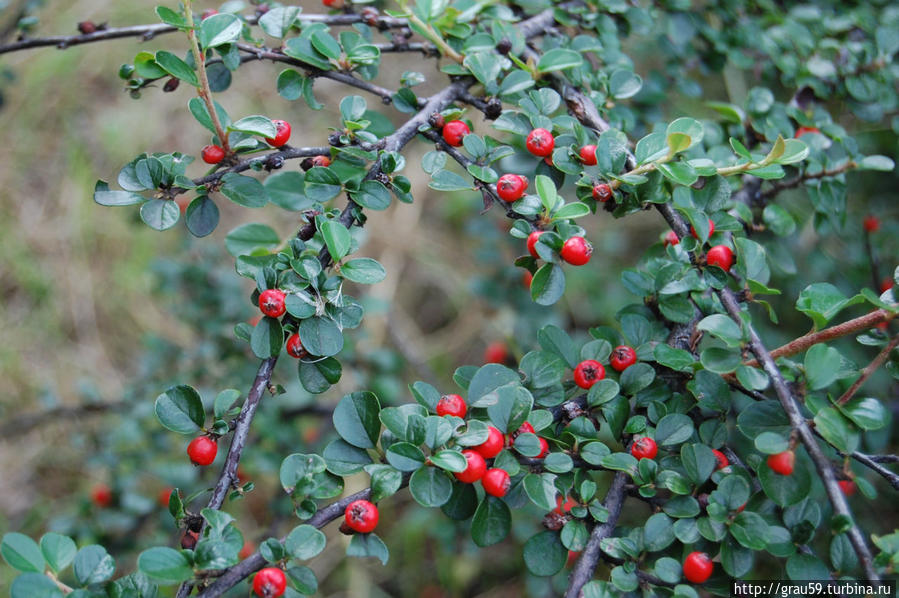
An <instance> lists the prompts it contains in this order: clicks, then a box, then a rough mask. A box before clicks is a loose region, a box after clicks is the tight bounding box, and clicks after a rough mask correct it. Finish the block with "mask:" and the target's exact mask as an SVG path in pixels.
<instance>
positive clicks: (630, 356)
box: [611, 345, 637, 372]
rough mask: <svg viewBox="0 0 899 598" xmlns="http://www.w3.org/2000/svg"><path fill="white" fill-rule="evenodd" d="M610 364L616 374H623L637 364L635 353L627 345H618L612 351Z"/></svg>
mask: <svg viewBox="0 0 899 598" xmlns="http://www.w3.org/2000/svg"><path fill="white" fill-rule="evenodd" d="M611 363H612V367H613V368H614V369H615V371H616V372H623V371H624V370H626V369H627V368H629V367H631V366H632V365H634V364H635V363H637V352H636V351H634V350H633V349H632V348H631V347H628V346H627V345H619V346H618V347H615V348H614V349H613V350H612V359H611Z"/></svg>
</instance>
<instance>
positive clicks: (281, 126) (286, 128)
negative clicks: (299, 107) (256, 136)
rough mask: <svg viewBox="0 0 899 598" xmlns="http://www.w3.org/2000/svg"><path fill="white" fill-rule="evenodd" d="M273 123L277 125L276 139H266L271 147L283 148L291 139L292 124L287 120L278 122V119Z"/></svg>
mask: <svg viewBox="0 0 899 598" xmlns="http://www.w3.org/2000/svg"><path fill="white" fill-rule="evenodd" d="M272 122H273V123H274V124H275V129H276V133H275V137H274V138H270V137H266V138H265V141H266V143H268V144H269V145H273V146H275V147H281V146H282V145H284V144H285V143H287V140H288V139H290V123H289V122H287V121H286V120H277V119H276V120H273V121H272Z"/></svg>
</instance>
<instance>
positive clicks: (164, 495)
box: [156, 486, 174, 509]
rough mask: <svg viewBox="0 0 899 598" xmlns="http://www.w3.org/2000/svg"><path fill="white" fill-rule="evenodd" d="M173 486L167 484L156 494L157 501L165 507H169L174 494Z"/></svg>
mask: <svg viewBox="0 0 899 598" xmlns="http://www.w3.org/2000/svg"><path fill="white" fill-rule="evenodd" d="M172 490H174V488H172V487H171V486H167V487H165V488H163V489H162V490H160V491H159V494H158V495H157V496H156V502H158V503H159V506H160V507H163V508H165V509H168V508H169V498H170V497H171V496H172Z"/></svg>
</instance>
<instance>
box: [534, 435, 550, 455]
mask: <svg viewBox="0 0 899 598" xmlns="http://www.w3.org/2000/svg"><path fill="white" fill-rule="evenodd" d="M537 441H538V442H540V453H539V454H538V455H537V456H536V457H535V459H542V458H543V457H545V456H546V455H548V454H549V443H548V442H547V441H546V438H543V437H541V436H538V437H537Z"/></svg>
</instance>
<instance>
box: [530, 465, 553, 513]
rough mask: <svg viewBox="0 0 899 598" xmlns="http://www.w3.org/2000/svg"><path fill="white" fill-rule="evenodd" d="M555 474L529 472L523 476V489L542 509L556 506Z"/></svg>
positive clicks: (545, 509) (551, 508) (546, 509)
mask: <svg viewBox="0 0 899 598" xmlns="http://www.w3.org/2000/svg"><path fill="white" fill-rule="evenodd" d="M555 480H556V476H555V475H554V474H551V473H542V474H536V473H529V474H527V475H526V476H524V481H523V483H522V484H523V486H524V491H525V493H526V494H527V495H528V498H529V499H531V502H532V503H534V504H535V505H537V506H538V507H540V509H542V510H544V511H551V510H553V509H555V508H556V494H558V492H557V490H556V486H555Z"/></svg>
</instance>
